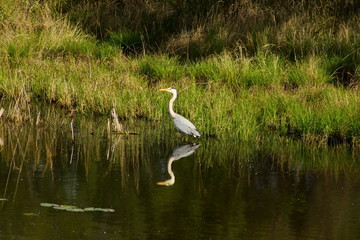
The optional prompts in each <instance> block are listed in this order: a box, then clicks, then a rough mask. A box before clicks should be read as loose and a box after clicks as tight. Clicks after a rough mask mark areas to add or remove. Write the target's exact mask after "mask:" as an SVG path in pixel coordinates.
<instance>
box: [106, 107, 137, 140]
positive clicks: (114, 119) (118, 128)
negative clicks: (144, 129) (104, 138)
mask: <svg viewBox="0 0 360 240" xmlns="http://www.w3.org/2000/svg"><path fill="white" fill-rule="evenodd" d="M111 117H112V125H113V127H114V129H115V130H114V131H113V133H115V134H124V135H139V133H135V132H128V131H124V129H123V126H122V124H121V123H120V122H119V118H118V115H117V114H116V111H115V109H114V108H113V109H112V110H111Z"/></svg>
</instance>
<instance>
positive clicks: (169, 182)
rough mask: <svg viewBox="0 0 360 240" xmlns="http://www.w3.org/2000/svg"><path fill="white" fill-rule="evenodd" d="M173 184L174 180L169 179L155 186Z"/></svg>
mask: <svg viewBox="0 0 360 240" xmlns="http://www.w3.org/2000/svg"><path fill="white" fill-rule="evenodd" d="M174 183H175V179H169V180H166V181H163V182H157V183H156V184H157V185H160V186H167V187H168V186H171V185H174Z"/></svg>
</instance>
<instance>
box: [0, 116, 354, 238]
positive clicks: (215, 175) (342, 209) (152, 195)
mask: <svg viewBox="0 0 360 240" xmlns="http://www.w3.org/2000/svg"><path fill="white" fill-rule="evenodd" d="M159 126H160V124H159V123H157V124H152V123H144V122H133V123H125V128H126V129H128V130H129V131H132V132H137V133H140V135H129V136H123V135H116V134H111V135H108V134H107V131H106V120H103V119H98V120H85V119H76V121H75V130H76V131H75V134H76V137H75V142H74V143H73V141H72V137H71V131H70V119H63V120H54V123H52V124H51V125H48V124H40V125H39V126H37V127H34V126H33V125H31V126H30V125H21V126H13V125H9V124H3V125H2V126H0V198H1V201H0V239H277V240H279V239H280V240H281V239H360V181H359V180H360V177H359V176H360V159H359V151H358V150H354V149H353V150H352V149H344V148H323V147H322V148H321V147H309V146H305V145H302V144H301V143H299V142H285V141H282V142H281V141H280V140H264V141H259V142H257V143H248V142H241V141H236V140H229V141H228V142H224V141H219V140H216V139H206V138H202V139H200V140H195V139H192V138H183V137H182V136H181V135H176V134H175V132H174V131H173V129H172V128H169V129H171V130H168V132H166V131H164V130H159ZM169 126H170V127H171V125H169ZM42 203H54V204H63V205H74V206H77V207H78V208H81V209H84V208H88V207H94V208H110V209H113V210H115V212H101V211H95V212H69V211H64V210H56V209H54V208H51V207H43V206H41V204H42Z"/></svg>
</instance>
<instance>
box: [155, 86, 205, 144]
mask: <svg viewBox="0 0 360 240" xmlns="http://www.w3.org/2000/svg"><path fill="white" fill-rule="evenodd" d="M160 91H166V92H170V93H172V94H173V97H172V98H171V99H170V101H169V114H170V116H171V117H172V119H173V121H174V125H175V128H176V129H177V130H178V131H180V132H182V133H185V134H188V135H191V136H193V137H200V136H201V135H200V132H199V131H198V130H197V129H196V127H195V125H194V124H193V123H192V122H190V121H189V120H188V119H186V118H185V117H183V116H181V115H180V114H177V113H175V112H174V109H173V105H174V101H175V99H176V98H177V91H176V89H175V88H171V87H170V88H167V89H160Z"/></svg>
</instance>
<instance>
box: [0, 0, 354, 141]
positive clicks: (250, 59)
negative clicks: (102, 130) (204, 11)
mask: <svg viewBox="0 0 360 240" xmlns="http://www.w3.org/2000/svg"><path fill="white" fill-rule="evenodd" d="M55 2H56V1H55ZM59 4H60V3H59ZM51 6H53V5H51V4H50V5H46V4H44V3H42V2H36V1H35V2H33V3H32V5H31V8H30V9H25V10H26V11H25V10H24V9H23V1H22V0H18V1H14V2H13V3H12V4H9V5H4V4H2V5H0V7H1V8H0V9H1V14H0V15H1V17H2V19H3V20H4V21H3V22H2V24H1V31H0V36H1V37H2V39H4V41H2V42H0V63H1V64H0V101H1V104H4V103H5V102H8V103H9V102H13V103H18V104H17V105H16V106H20V105H24V106H26V107H25V110H24V107H21V106H20V107H16V108H15V107H13V108H14V109H20V110H19V111H20V112H19V111H17V112H18V114H21V112H24V111H29V108H31V103H32V102H42V103H45V104H49V103H50V104H53V105H55V106H60V107H62V108H64V109H67V110H73V109H75V110H76V111H77V112H79V113H82V114H95V115H109V113H110V110H111V109H112V108H115V109H116V111H117V113H118V115H119V117H120V118H122V119H139V118H144V119H147V120H150V121H155V122H158V125H159V127H160V126H166V127H167V128H172V126H171V124H172V123H171V120H170V118H169V117H168V115H167V114H168V113H167V104H168V101H169V98H170V97H171V96H170V95H169V94H165V93H161V92H158V89H159V88H164V87H170V86H173V87H176V88H177V89H178V90H179V98H178V100H177V101H176V102H175V110H176V111H177V112H179V113H181V114H182V115H184V116H185V117H188V118H189V119H190V120H191V121H192V122H194V123H195V125H196V126H198V128H199V130H200V131H201V132H202V133H203V134H204V135H208V136H213V135H216V136H218V137H219V138H227V137H228V136H229V135H230V136H234V137H236V138H239V139H244V140H248V139H254V138H257V137H258V136H261V135H263V134H275V135H281V136H290V137H293V138H297V139H303V140H304V141H308V142H314V141H316V142H324V143H333V142H335V143H351V144H355V145H359V141H360V135H359V134H360V108H359V106H360V94H359V91H360V89H359V86H360V84H359V69H360V68H359V63H360V53H359V47H360V43H359V39H360V38H356V36H358V32H356V31H355V29H356V27H354V25H353V21H354V19H356V17H354V18H351V19H350V20H349V19H348V21H344V22H343V25H341V27H340V30H339V29H338V30H336V31H335V29H337V28H338V27H339V26H340V25H339V26H334V27H333V28H330V30H329V31H330V32H331V33H332V34H329V33H326V31H324V30H321V31H320V32H317V31H315V29H317V28H318V27H319V25H317V24H318V22H316V21H315V22H310V21H307V20H308V19H307V17H309V16H307V15H306V16H304V18H302V19H301V18H300V17H299V16H297V17H296V18H295V19H290V20H289V21H288V22H286V24H284V25H283V26H282V28H280V29H279V30H278V32H274V31H275V30H274V29H269V28H264V29H263V30H262V31H260V30H259V31H257V32H253V33H252V34H249V35H247V38H246V39H247V40H246V41H245V40H242V38H241V37H238V40H239V42H237V43H236V44H234V45H232V46H233V47H229V46H226V45H221V47H219V49H222V50H221V51H220V53H217V54H213V55H209V56H207V57H203V58H201V59H198V60H196V61H194V60H190V59H191V58H188V59H185V60H184V59H183V58H182V55H181V54H180V55H176V51H171V44H170V43H166V44H167V49H169V51H168V52H167V51H164V50H161V49H160V50H158V51H149V52H147V50H146V49H142V48H143V47H144V46H149V44H150V43H149V42H145V40H144V37H143V36H144V35H142V34H140V35H139V34H137V33H136V32H132V31H125V30H124V31H121V32H119V33H116V32H114V31H113V32H111V34H110V35H109V36H110V38H109V40H108V41H102V40H99V39H96V37H95V36H93V35H91V34H88V33H86V31H85V30H84V29H82V28H80V26H79V25H73V24H71V22H70V21H69V19H68V18H67V17H65V16H63V15H61V14H60V13H59V12H54V10H53V8H52V7H51ZM15 10H18V11H19V14H17V15H13V14H10V13H11V12H13V11H15ZM259 11H260V10H259ZM70 17H71V16H70ZM317 20H318V21H320V19H317ZM214 21H215V20H214ZM300 23H301V24H303V25H304V26H303V28H302V29H297V28H295V27H296V26H299V24H300ZM259 24H260V23H259ZM228 27H229V28H230V27H231V26H228ZM232 27H234V26H232ZM295 29H296V31H295ZM200 30H201V29H200ZM200 30H199V29H196V28H194V29H192V30H191V31H190V30H189V31H190V32H192V33H193V34H195V33H196V31H197V33H198V34H200V35H201V34H202V31H205V32H206V34H210V33H209V32H207V30H206V28H205V30H204V29H203V28H202V30H201V31H200ZM305 30H308V31H305ZM214 31H215V30H214ZM226 31H227V28H225V27H224V26H223V27H222V28H221V31H220V30H219V34H220V32H221V34H222V35H221V36H222V37H224V36H226V38H229V39H230V38H231V39H232V38H233V37H234V36H230V35H229V34H227V33H226ZM215 33H216V31H215V32H212V33H211V34H215ZM275 33H276V34H275ZM310 33H311V34H310ZM188 34H190V33H188ZM312 35H316V36H317V37H319V38H316V39H313V38H311V36H312ZM190 36H191V35H190ZM196 36H197V35H196V34H195V35H193V38H192V40H191V41H197V40H199V39H200V40H201V39H202V37H199V39H196ZM212 37H214V36H212ZM275 37H276V39H275ZM139 40H141V41H143V42H141V44H140V43H139ZM178 40H179V39H178ZM200 40H199V41H200ZM275 40H276V41H275ZM174 41H175V40H174ZM179 41H180V40H179ZM201 41H202V40H201ZM201 41H200V42H201ZM219 41H220V40H219ZM185 42H186V41H185ZM164 44H165V43H164ZM166 44H165V45H166ZM173 44H175V43H173ZM176 44H179V43H176ZM204 44H206V41H205V42H204ZM185 45H186V44H185ZM160 48H162V47H160ZM205 48H206V46H205ZM145 50H146V51H145ZM188 50H189V49H188ZM189 51H190V50H189ZM250 53H251V54H250ZM174 54H175V55H174ZM203 55H206V54H203ZM28 103H30V107H28ZM10 106H15V105H14V104H13V105H11V104H10ZM8 112H10V109H8ZM12 116H14V117H11V119H17V118H16V117H15V116H16V111H15V112H14V114H12ZM20 119H21V118H20ZM25 119H26V118H25ZM16 121H18V120H16Z"/></svg>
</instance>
